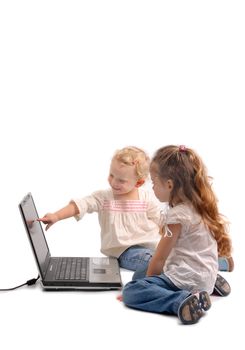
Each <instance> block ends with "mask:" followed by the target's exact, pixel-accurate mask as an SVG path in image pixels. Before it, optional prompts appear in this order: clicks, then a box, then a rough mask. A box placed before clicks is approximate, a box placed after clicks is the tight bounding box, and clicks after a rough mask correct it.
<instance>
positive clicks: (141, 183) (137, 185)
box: [135, 179, 145, 187]
mask: <svg viewBox="0 0 245 350" xmlns="http://www.w3.org/2000/svg"><path fill="white" fill-rule="evenodd" d="M144 183H145V180H144V179H140V180H138V181H137V182H136V185H135V187H140V186H142V185H143V184H144Z"/></svg>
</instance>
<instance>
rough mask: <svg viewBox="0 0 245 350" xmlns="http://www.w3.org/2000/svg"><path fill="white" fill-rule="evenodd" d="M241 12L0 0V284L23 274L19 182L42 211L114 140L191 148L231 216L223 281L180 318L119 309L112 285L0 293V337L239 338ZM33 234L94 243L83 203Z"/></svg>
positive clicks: (90, 249) (85, 184) (38, 343)
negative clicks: (197, 311) (215, 294)
mask: <svg viewBox="0 0 245 350" xmlns="http://www.w3.org/2000/svg"><path fill="white" fill-rule="evenodd" d="M244 18H245V11H244V2H243V1H235V0H233V1H224V0H223V1H215V0H212V1H143V0H141V1H134V0H130V1H127V0H124V1H116V0H114V1H103V0H101V1H92V0H91V1H54V0H49V1H11V0H8V1H1V2H0V50H1V53H0V117H1V119H0V152H1V153H0V154H1V181H0V193H1V201H0V214H1V229H0V278H1V282H0V288H4V287H8V286H14V285H16V284H20V283H23V282H25V281H26V280H27V279H29V278H32V277H35V276H36V275H37V269H36V265H35V262H34V259H33V256H32V252H31V249H30V247H29V243H28V240H27V237H26V233H25V231H24V227H23V224H22V221H21V218H20V214H19V211H18V203H19V202H20V200H21V199H22V197H23V196H24V195H25V194H26V193H27V192H29V191H31V192H32V194H33V196H34V199H35V200H36V205H37V208H38V211H39V214H40V215H43V214H45V213H46V212H47V211H54V210H57V209H59V208H60V207H62V206H64V205H66V203H67V202H68V201H69V200H70V198H72V197H74V196H85V195H87V194H90V193H91V192H93V191H95V190H98V189H103V188H106V187H107V175H108V169H109V164H110V159H111V157H112V155H113V153H114V151H115V150H116V149H118V148H121V147H124V146H126V145H136V146H138V147H142V148H144V149H145V150H146V151H147V152H148V153H149V154H150V155H152V154H153V153H154V151H155V150H156V149H157V148H159V147H161V146H164V145H167V144H185V145H187V146H189V147H192V148H194V149H195V150H197V151H198V153H199V154H200V155H201V156H202V158H203V160H204V162H205V163H206V165H207V167H208V170H209V174H210V175H211V176H213V178H214V181H213V186H214V190H215V192H216V194H217V196H218V198H219V206H220V211H221V212H222V213H223V214H225V215H226V216H227V217H228V219H229V220H230V222H231V235H232V239H233V246H234V253H233V255H234V259H235V264H236V267H235V271H234V272H233V273H231V274H230V273H226V274H224V276H225V277H226V278H227V280H228V281H229V282H230V284H231V286H232V294H231V295H230V296H229V297H227V298H213V307H212V309H211V310H210V311H209V312H208V316H207V317H204V318H203V319H202V320H201V321H200V322H199V324H197V325H195V326H190V327H185V326H181V325H180V324H179V322H178V320H177V318H176V317H171V316H163V315H154V314H148V313H143V312H137V311H134V310H130V309H127V308H125V307H124V306H123V305H122V304H121V303H119V302H118V301H117V300H116V296H117V294H118V293H117V292H106V293H105V292H102V293H90V292H89V293H83V292H79V293H74V292H69V293H45V292H43V291H42V290H41V287H40V286H39V285H36V286H35V287H29V288H25V287H24V288H22V289H21V290H18V291H15V292H8V293H1V294H0V315H1V316H0V327H1V338H0V343H1V347H2V346H3V344H5V345H4V349H6V350H8V349H13V348H24V347H25V349H32V348H33V347H34V348H35V349H41V348H43V347H44V346H45V347H47V346H48V348H55V349H66V348H73V347H79V348H84V347H85V348H88V349H90V348H98V347H101V348H107V349H117V348H118V349H124V348H126V347H130V348H136V347H137V348H141V349H148V348H149V347H151V348H154V347H156V346H158V347H166V346H174V347H176V348H177V347H181V348H182V349H189V348H194V347H196V348H199V349H206V348H207V347H208V346H210V348H211V347H212V348H214V347H216V349H217V348H218V349H219V348H220V349H222V350H224V349H230V347H231V346H233V344H234V342H236V343H238V342H239V341H240V339H239V338H241V334H240V333H239V329H238V325H239V323H238V317H239V316H240V315H241V317H242V316H243V314H244V311H245V310H244V303H243V301H242V300H243V299H242V298H243V295H242V293H241V284H242V283H243V282H242V278H243V275H244V271H243V270H242V266H244V262H243V255H244V254H243V247H244V243H245V242H244V232H243V231H244V225H243V217H244V213H243V211H244V210H243V199H244V184H243V181H244V165H243V163H244V149H245V147H244V144H243V142H244V127H242V119H243V118H244V112H245V107H244V93H245V88H244V81H245V68H244V67H245V65H244V62H245V49H244V39H245V35H244V33H245V24H244V23H245V22H244ZM47 240H48V243H49V245H50V249H51V252H52V255H63V254H64V255H83V254H85V255H95V256H96V255H99V254H100V252H99V249H100V240H99V225H98V222H97V217H96V214H93V215H87V216H86V217H85V218H84V219H83V221H81V222H80V223H76V222H75V221H74V220H73V219H70V220H67V221H64V222H60V223H58V224H57V225H55V226H54V227H53V228H52V229H50V231H49V232H48V234H47ZM130 278H131V274H130V273H126V272H123V279H124V282H127V281H128V280H130ZM231 329H233V331H231ZM116 340H117V341H116ZM84 342H86V344H87V345H86V346H85V345H84ZM237 348H239V346H237Z"/></svg>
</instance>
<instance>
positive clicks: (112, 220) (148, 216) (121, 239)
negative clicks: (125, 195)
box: [72, 187, 161, 258]
mask: <svg viewBox="0 0 245 350" xmlns="http://www.w3.org/2000/svg"><path fill="white" fill-rule="evenodd" d="M138 191H139V199H138V200H115V199H114V197H113V193H112V190H111V189H108V190H102V191H97V192H94V193H93V194H92V195H90V196H87V197H84V198H80V199H73V200H72V201H73V202H74V203H75V204H76V205H77V207H78V209H79V214H78V215H77V216H76V217H75V218H76V219H77V220H80V219H81V218H82V217H83V216H84V214H86V213H93V212H97V213H98V219H99V224H100V227H101V252H102V253H103V254H105V255H107V256H114V257H117V258H118V257H119V256H120V255H121V254H122V253H123V252H124V251H125V250H126V249H128V248H129V247H131V246H133V245H141V246H143V247H146V248H151V249H155V248H156V246H157V243H158V241H159V239H160V238H161V236H160V235H159V222H160V205H159V202H158V201H157V199H156V198H155V196H154V194H153V193H152V192H150V191H147V190H145V189H143V188H141V187H140V188H139V189H138Z"/></svg>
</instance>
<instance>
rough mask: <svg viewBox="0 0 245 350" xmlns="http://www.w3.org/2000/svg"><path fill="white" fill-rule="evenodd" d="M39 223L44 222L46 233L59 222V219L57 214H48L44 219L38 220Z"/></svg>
mask: <svg viewBox="0 0 245 350" xmlns="http://www.w3.org/2000/svg"><path fill="white" fill-rule="evenodd" d="M37 221H41V222H43V223H44V224H45V225H46V227H45V231H47V230H48V229H49V228H50V227H51V226H52V225H53V224H55V223H56V222H57V221H59V218H58V216H57V215H56V214H52V213H47V214H46V215H44V217H43V218H39V219H37Z"/></svg>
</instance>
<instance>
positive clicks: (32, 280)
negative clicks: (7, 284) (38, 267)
mask: <svg viewBox="0 0 245 350" xmlns="http://www.w3.org/2000/svg"><path fill="white" fill-rule="evenodd" d="M39 278H40V276H39V275H38V276H37V278H32V279H31V280H28V281H26V282H25V283H23V284H20V285H19V286H16V287H12V288H4V289H0V292H7V291H9V290H15V289H17V288H20V287H23V286H25V285H27V286H32V285H33V284H35V283H36V282H37V280H38V279H39Z"/></svg>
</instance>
